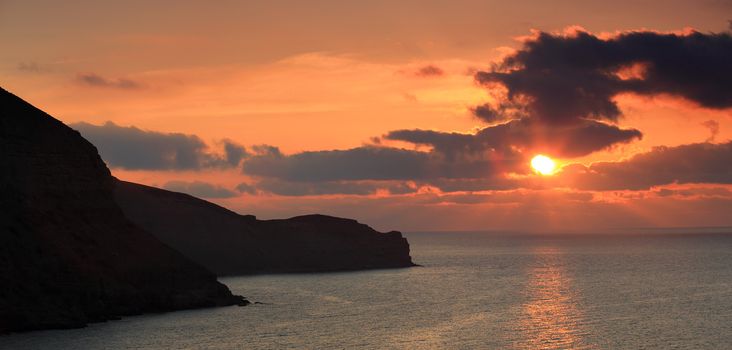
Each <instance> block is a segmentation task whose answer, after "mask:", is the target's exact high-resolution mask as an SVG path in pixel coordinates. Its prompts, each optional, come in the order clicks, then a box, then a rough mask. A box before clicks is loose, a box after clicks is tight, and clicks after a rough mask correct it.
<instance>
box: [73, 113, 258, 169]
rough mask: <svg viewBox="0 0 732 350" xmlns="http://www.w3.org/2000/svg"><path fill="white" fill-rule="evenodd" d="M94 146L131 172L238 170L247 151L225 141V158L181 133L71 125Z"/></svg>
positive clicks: (111, 162) (111, 163)
mask: <svg viewBox="0 0 732 350" xmlns="http://www.w3.org/2000/svg"><path fill="white" fill-rule="evenodd" d="M70 126H71V127H72V128H74V129H76V130H78V131H79V132H80V133H81V135H82V136H84V138H86V139H87V140H89V141H90V142H91V143H93V144H94V145H95V146H96V147H97V148H98V150H99V153H100V155H101V156H102V158H103V159H104V161H105V162H107V164H108V165H109V166H110V167H116V168H122V169H128V170H197V169H203V168H220V167H236V166H238V165H239V163H240V161H241V160H242V159H243V158H244V157H245V156H246V154H247V151H246V149H245V148H244V147H242V146H240V145H238V144H236V143H233V142H231V141H229V140H224V141H223V146H224V150H223V153H222V154H219V153H215V152H212V151H211V150H210V149H209V147H208V146H207V145H206V143H205V142H203V140H201V138H199V137H198V136H196V135H186V134H181V133H162V132H157V131H146V130H141V129H138V128H136V127H134V126H129V127H125V126H119V125H117V124H114V123H112V122H107V123H105V124H103V125H93V124H89V123H84V122H81V123H75V124H71V125H70Z"/></svg>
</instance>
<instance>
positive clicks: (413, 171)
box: [243, 146, 528, 194]
mask: <svg viewBox="0 0 732 350" xmlns="http://www.w3.org/2000/svg"><path fill="white" fill-rule="evenodd" d="M243 171H244V173H245V174H247V175H249V176H253V177H255V178H258V179H259V180H260V181H261V183H260V184H259V185H258V188H259V189H263V190H265V191H269V192H274V193H290V194H294V193H302V194H314V193H321V194H325V193H335V192H337V191H342V192H347V193H349V194H356V193H361V194H370V193H375V192H376V191H377V190H386V191H388V192H390V193H408V192H409V191H413V190H415V189H416V188H418V187H420V186H424V185H428V186H436V187H441V186H443V185H444V186H449V185H450V184H449V183H448V182H449V181H450V180H455V181H457V180H466V181H469V180H470V179H482V180H487V179H492V181H488V182H490V183H484V184H485V185H486V187H487V188H489V189H490V188H495V189H498V188H504V187H506V184H505V181H503V180H502V179H503V177H504V175H505V173H506V172H507V171H523V172H527V171H528V166H527V165H526V162H525V161H524V160H522V159H520V158H515V157H505V156H501V157H497V156H496V157H491V156H490V152H485V153H483V154H476V155H460V156H455V157H447V156H446V155H444V154H442V153H440V152H438V151H435V150H432V151H429V152H421V151H415V150H406V149H397V148H389V147H375V146H364V147H359V148H354V149H350V150H334V151H318V152H302V153H296V154H292V155H283V154H267V155H255V156H252V157H250V158H247V159H246V160H244V162H243ZM274 180H277V182H267V181H274ZM369 181H372V182H369ZM379 181H382V182H379ZM383 181H402V182H406V181H413V182H414V183H416V184H418V185H414V186H412V185H409V186H407V187H406V188H405V187H399V186H395V185H394V183H386V182H383ZM358 182H360V183H358ZM345 183H348V184H345ZM278 186H280V188H279V189H278V188H277V187H278ZM350 186H353V187H350ZM455 186H458V185H457V182H454V183H452V187H455Z"/></svg>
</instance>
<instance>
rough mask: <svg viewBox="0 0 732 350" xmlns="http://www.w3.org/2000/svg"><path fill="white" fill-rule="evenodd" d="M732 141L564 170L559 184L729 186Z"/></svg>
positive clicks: (664, 149)
mask: <svg viewBox="0 0 732 350" xmlns="http://www.w3.org/2000/svg"><path fill="white" fill-rule="evenodd" d="M730 159H732V141H729V142H726V143H721V144H712V143H696V144H689V145H682V146H677V147H656V148H654V149H653V150H652V151H650V152H647V153H642V154H638V155H636V156H634V157H632V158H630V159H628V160H626V161H620V162H600V163H594V164H592V165H591V166H589V167H585V166H583V165H580V164H574V165H571V166H567V167H564V168H563V169H562V174H561V175H560V176H559V178H558V180H559V181H560V182H562V183H563V184H564V186H567V187H572V188H576V189H582V190H600V191H608V190H648V189H650V188H651V187H655V186H661V185H668V184H697V183H713V184H732V162H730Z"/></svg>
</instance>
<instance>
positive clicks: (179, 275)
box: [0, 89, 243, 333]
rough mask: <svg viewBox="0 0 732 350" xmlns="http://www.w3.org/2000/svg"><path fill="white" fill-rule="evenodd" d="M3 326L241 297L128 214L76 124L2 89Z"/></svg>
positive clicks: (55, 324)
mask: <svg viewBox="0 0 732 350" xmlns="http://www.w3.org/2000/svg"><path fill="white" fill-rule="evenodd" d="M0 164H1V166H2V171H0V333H2V332H9V331H24V330H31V329H43V328H68V327H80V326H83V325H84V324H86V323H88V322H94V321H103V320H107V319H111V318H116V317H119V316H122V315H131V314H139V313H144V312H160V311H169V310H178V309H188V308H198V307H207V306H216V305H232V304H238V303H242V302H243V299H242V298H241V297H237V296H234V295H232V294H231V292H230V291H229V290H228V288H227V287H226V286H224V285H223V284H221V283H219V282H217V281H216V277H215V275H214V274H213V273H211V272H209V271H208V270H206V269H205V268H203V267H201V266H200V265H198V264H196V263H194V262H192V261H190V260H188V259H187V258H185V257H184V256H183V255H181V254H180V253H178V252H177V251H175V250H173V249H171V248H169V247H167V246H165V245H164V244H162V243H161V242H160V241H159V240H158V239H156V238H155V237H153V236H152V235H150V234H149V233H147V232H145V231H143V230H142V229H140V228H139V227H138V226H136V225H135V224H133V223H132V222H131V221H130V220H128V219H127V218H126V217H125V216H124V214H123V213H122V211H121V210H120V208H119V207H118V205H117V204H116V202H115V201H114V198H113V189H114V187H115V179H114V178H113V177H112V176H111V175H110V172H109V170H108V169H107V167H106V166H105V164H104V163H103V162H102V160H101V159H100V157H99V155H98V154H97V151H96V148H95V147H94V146H93V145H92V144H90V143H89V142H87V141H86V140H85V139H83V138H82V137H81V136H80V135H79V133H78V132H76V131H74V130H72V129H70V128H69V127H67V126H66V125H64V124H63V123H61V122H60V121H58V120H56V119H54V118H52V117H51V116H49V115H47V114H46V113H44V112H43V111H41V110H39V109H37V108H35V107H33V106H31V105H30V104H28V103H26V102H25V101H23V100H21V99H20V98H18V97H16V96H15V95H13V94H11V93H9V92H7V91H5V90H3V89H0Z"/></svg>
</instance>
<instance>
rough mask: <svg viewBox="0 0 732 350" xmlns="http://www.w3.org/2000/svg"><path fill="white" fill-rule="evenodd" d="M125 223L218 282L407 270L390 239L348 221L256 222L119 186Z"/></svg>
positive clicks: (182, 197)
mask: <svg viewBox="0 0 732 350" xmlns="http://www.w3.org/2000/svg"><path fill="white" fill-rule="evenodd" d="M115 198H116V200H117V203H118V204H119V205H120V207H121V208H122V210H123V211H124V212H125V214H126V215H127V217H128V218H130V220H132V221H133V222H135V223H136V224H138V225H139V226H140V227H142V228H144V229H145V230H147V231H148V232H150V233H152V234H154V235H155V236H156V237H158V238H159V239H160V240H161V241H163V242H164V243H166V244H168V245H169V246H171V247H173V248H175V249H177V250H178V251H180V252H182V253H183V254H185V255H186V256H188V257H190V258H191V259H193V261H196V262H198V263H200V264H201V265H203V266H205V267H207V268H208V269H210V270H211V271H213V272H215V273H217V274H219V275H240V274H254V273H271V272H316V271H344V270H362V269H376V268H396V267H409V266H414V264H413V263H412V260H411V258H410V256H409V243H408V242H407V240H406V238H404V237H402V234H401V233H400V232H397V231H391V232H388V233H380V232H377V231H375V230H373V229H372V228H371V227H369V226H367V225H364V224H361V223H358V222H357V221H356V220H351V219H341V218H336V217H331V216H325V215H305V216H298V217H294V218H291V219H285V220H257V219H256V217H254V216H252V215H239V214H237V213H234V212H232V211H230V210H227V209H225V208H222V207H220V206H218V205H215V204H213V203H210V202H207V201H204V200H202V199H198V198H195V197H192V196H189V195H187V194H183V193H177V192H171V191H166V190H162V189H159V188H155V187H149V186H144V185H139V184H135V183H131V182H125V181H119V182H118V183H117V186H116V188H115Z"/></svg>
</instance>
